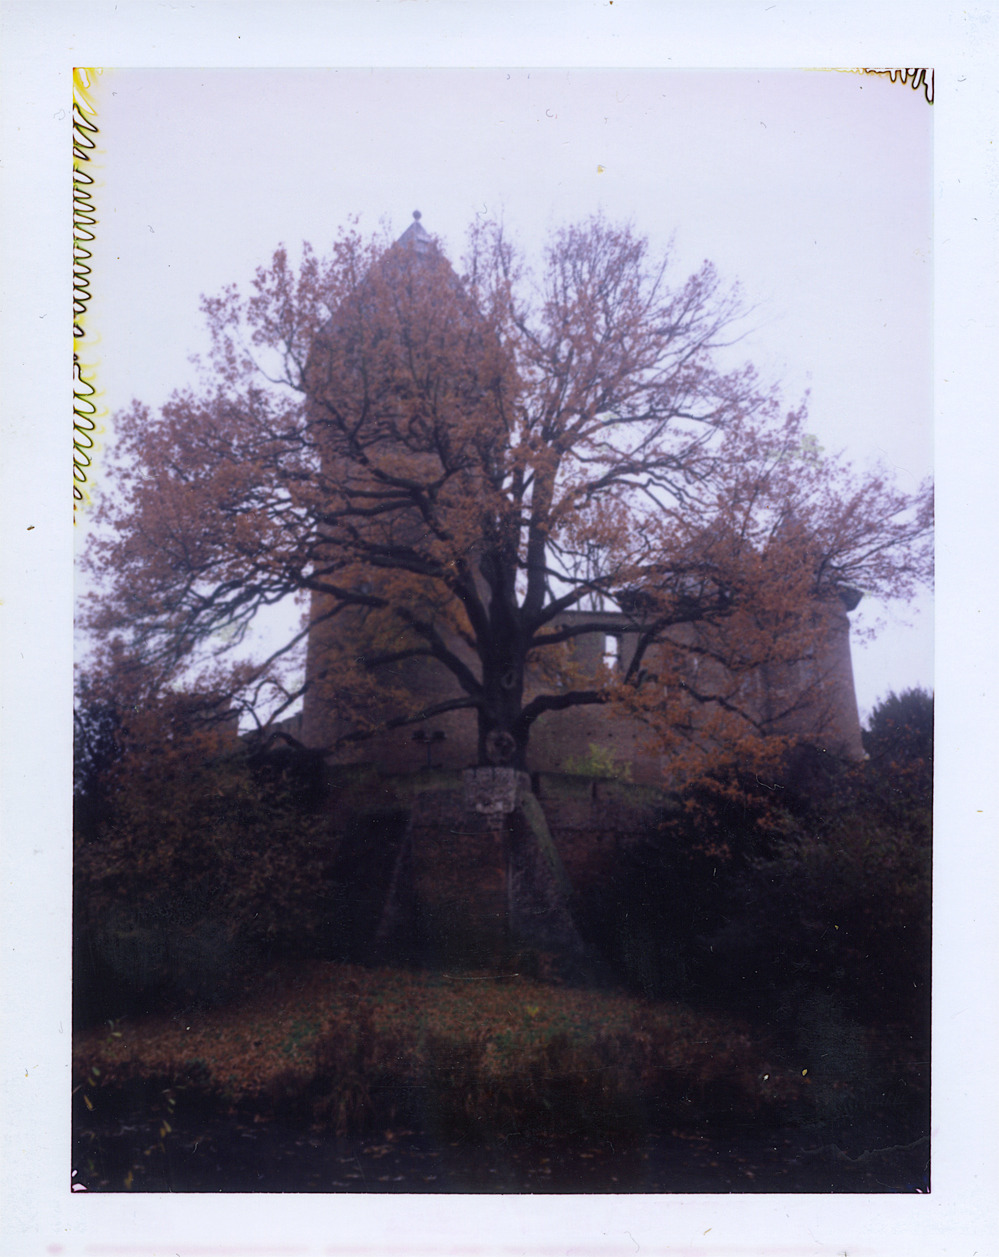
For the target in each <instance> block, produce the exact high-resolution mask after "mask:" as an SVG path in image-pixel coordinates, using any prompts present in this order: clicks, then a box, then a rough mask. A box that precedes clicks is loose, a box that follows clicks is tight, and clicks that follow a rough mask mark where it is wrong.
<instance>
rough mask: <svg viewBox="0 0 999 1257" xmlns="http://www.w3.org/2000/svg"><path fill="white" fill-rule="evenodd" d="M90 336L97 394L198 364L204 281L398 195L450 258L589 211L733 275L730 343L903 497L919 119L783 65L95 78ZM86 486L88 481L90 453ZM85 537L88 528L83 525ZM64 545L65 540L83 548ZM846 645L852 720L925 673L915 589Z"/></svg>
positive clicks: (923, 324) (919, 221) (923, 457)
mask: <svg viewBox="0 0 999 1257" xmlns="http://www.w3.org/2000/svg"><path fill="white" fill-rule="evenodd" d="M95 99H96V102H97V105H98V110H99V120H100V127H101V131H100V144H101V151H100V160H99V166H98V173H99V179H100V182H99V185H98V188H97V198H98V205H99V216H100V228H99V237H98V251H97V257H96V267H95V281H94V294H95V296H94V302H93V305H92V309H91V314H90V326H91V327H92V328H93V329H94V331H95V332H96V334H97V336H98V337H99V338H100V341H99V345H98V346H96V347H95V350H94V360H95V373H96V377H97V380H98V382H99V384H100V386H101V388H102V389H103V391H104V401H105V405H106V407H107V410H108V412H109V413H110V414H112V415H113V413H114V411H115V410H116V409H117V408H120V407H122V406H124V405H126V404H127V403H128V402H129V401H130V399H131V398H132V397H138V398H140V399H141V400H143V401H146V402H148V403H150V404H152V405H154V406H155V405H158V404H160V403H161V402H162V401H164V400H165V399H166V397H167V396H168V395H169V393H170V391H171V390H172V389H173V388H175V387H177V386H179V385H182V384H184V383H185V382H187V381H189V380H190V379H191V378H192V369H191V366H190V363H189V361H188V359H189V356H190V355H191V353H192V352H195V351H197V350H198V349H199V348H201V347H202V346H203V343H204V341H203V330H202V325H201V320H200V315H199V312H198V301H199V296H200V294H201V293H203V292H208V293H211V292H214V291H216V290H218V289H219V288H221V287H222V286H223V285H224V284H227V283H230V282H232V281H239V282H245V281H246V280H247V279H248V278H249V277H250V276H251V275H252V272H253V270H254V268H255V267H256V266H257V265H259V264H261V263H264V262H266V261H267V260H268V259H269V257H270V255H271V252H272V251H273V249H274V247H275V246H276V245H277V244H278V243H279V242H285V243H287V244H288V245H289V246H290V247H291V248H292V249H293V250H295V249H297V248H298V246H299V245H300V243H301V241H302V240H308V241H310V242H311V243H312V244H313V245H315V246H316V247H317V248H319V249H320V250H322V249H323V248H324V247H325V246H326V245H328V243H329V242H330V241H331V240H332V239H333V236H334V235H335V233H336V231H337V229H338V228H339V226H340V225H341V224H343V223H345V222H346V221H347V219H348V217H349V216H351V215H353V214H356V215H359V216H360V219H361V225H362V227H363V228H367V229H369V230H373V229H375V228H376V227H378V226H379V224H380V223H382V222H383V221H386V222H388V224H389V225H390V227H391V230H392V231H393V232H394V233H396V234H398V233H400V232H401V231H402V230H403V229H404V228H405V226H406V224H407V223H408V222H409V221H410V215H411V212H412V210H413V209H417V208H418V209H420V210H421V211H422V213H423V223H424V225H425V226H426V227H427V228H428V229H429V230H430V231H432V232H435V233H437V234H439V235H441V236H442V237H443V239H444V241H445V244H446V247H447V249H448V252H449V253H450V255H451V256H452V258H454V259H455V260H457V259H458V258H459V257H460V254H461V250H462V247H463V243H464V233H465V229H466V227H467V225H468V223H469V222H470V221H471V220H472V219H473V218H474V217H475V216H476V215H477V214H485V215H490V216H501V217H502V218H503V220H504V222H505V224H506V225H507V227H508V229H509V230H510V231H511V232H512V233H513V234H514V236H515V237H518V238H519V239H521V240H522V241H523V243H524V245H525V247H526V248H527V249H528V251H530V250H532V249H536V248H537V247H538V246H539V244H540V242H541V241H542V239H543V237H544V235H545V233H546V232H547V230H548V229H549V228H551V227H553V226H556V225H558V224H560V223H564V222H568V221H573V220H578V219H580V218H583V217H585V216H587V215H589V214H591V213H594V212H596V211H602V212H603V213H604V214H606V215H607V216H608V217H610V218H612V219H627V220H630V221H631V222H632V223H633V224H634V225H635V226H636V227H637V228H638V229H639V230H640V231H641V232H643V233H646V234H648V235H649V236H650V237H651V238H652V240H653V241H654V242H656V243H658V244H663V245H665V244H666V242H667V241H668V240H669V238H670V237H673V239H674V247H675V256H676V259H677V269H676V276H677V278H678V279H682V278H683V277H684V276H685V274H686V273H687V272H689V271H690V270H692V269H694V268H696V267H697V266H698V265H699V263H700V261H701V260H702V259H704V258H709V259H711V260H712V261H713V262H714V263H715V264H716V266H717V267H718V269H719V271H720V273H721V275H722V277H723V278H724V279H726V280H728V281H731V282H733V283H734V282H738V283H739V284H740V285H741V288H742V290H743V294H744V297H745V300H746V303H747V305H749V306H751V307H752V314H751V316H750V318H749V319H748V320H747V322H746V324H745V327H744V330H745V332H746V338H745V340H744V341H743V342H742V344H741V345H740V346H739V348H738V350H737V353H738V355H739V357H740V358H742V357H748V358H750V359H751V360H752V361H754V362H755V363H756V364H757V365H758V366H759V367H760V369H761V371H762V373H763V375H764V377H765V378H776V379H779V380H781V381H782V382H783V383H784V386H785V389H786V395H787V398H788V401H789V402H794V401H796V400H797V399H798V398H799V397H800V395H801V394H802V393H803V392H804V390H805V389H810V390H811V416H812V419H811V427H812V429H813V431H814V432H815V433H816V435H817V436H818V438H819V440H820V441H821V442H822V443H823V444H824V445H825V446H826V447H827V448H829V449H831V450H835V449H845V450H846V451H847V452H848V453H849V455H850V457H851V458H853V459H854V460H855V461H856V462H857V463H858V464H861V465H864V464H868V463H871V462H873V461H875V460H877V459H882V460H884V461H885V462H887V463H888V464H889V465H890V466H891V467H893V468H894V470H895V473H896V475H897V476H898V478H899V480H900V482H901V483H902V484H903V486H905V487H906V488H912V487H915V485H916V484H917V483H918V481H919V480H920V479H921V478H922V477H923V476H925V475H927V474H929V473H930V472H931V470H932V450H931V414H932V411H931V407H932V377H931V326H932V324H931V253H930V249H931V216H932V184H931V119H932V110H931V109H930V107H929V106H928V105H927V103H926V101H925V100H924V98H923V96H922V94H921V93H918V92H914V91H911V90H909V89H906V88H903V87H902V86H900V85H899V84H893V83H891V82H889V81H887V80H884V79H879V78H872V77H870V76H860V75H856V74H846V73H840V72H835V71H794V70H769V71H755V70H734V71H724V70H717V71H698V70H621V69H597V70H565V69H562V70H539V69H519V70H517V69H511V70H503V69H479V70H461V69H429V70H405V69H383V70H360V69H352V70H339V71H337V70H304V69H289V70H243V69H222V70H204V71H202V70H159V69H152V70H117V69H114V70H107V71H105V72H104V73H103V74H102V75H101V76H100V77H99V78H98V80H97V84H96V95H95ZM96 481H97V483H98V484H99V481H100V471H99V468H98V472H97V476H96ZM80 532H81V534H82V533H83V532H85V529H81V530H80ZM81 539H82V538H81ZM857 616H858V618H859V619H861V620H864V621H867V620H870V619H871V617H872V616H879V617H882V618H886V627H885V629H884V630H883V631H882V633H881V634H880V635H879V638H878V640H877V641H876V642H875V644H874V645H870V646H859V647H857V648H855V651H854V658H855V669H856V675H857V687H858V695H859V700H860V705H861V709H862V711H864V712H866V711H867V710H869V708H870V707H871V705H872V704H873V703H874V701H876V699H877V698H878V697H880V696H882V695H884V694H885V693H886V692H887V691H888V690H889V689H895V690H900V689H902V688H905V687H907V686H910V685H915V684H922V685H926V686H929V687H932V684H933V677H932V634H931V615H930V612H929V599H928V598H927V599H923V600H921V602H920V604H919V605H918V606H917V607H916V608H913V609H910V610H909V611H908V612H907V613H906V614H905V616H904V619H900V618H899V616H898V612H897V610H895V609H892V608H885V607H882V606H874V605H872V604H869V605H868V606H866V607H863V608H862V610H861V611H860V612H858V613H857Z"/></svg>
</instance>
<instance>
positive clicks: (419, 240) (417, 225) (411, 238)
mask: <svg viewBox="0 0 999 1257" xmlns="http://www.w3.org/2000/svg"><path fill="white" fill-rule="evenodd" d="M422 217H423V215H422V214H421V213H420V211H419V210H413V221H412V222H411V223H410V224H409V226H408V227H407V228H406V230H405V231H404V232H403V233H402V235H401V236H400V237H399V239H398V240H397V241H396V244H401V245H402V246H403V248H406V249H415V250H416V251H417V253H426V252H428V251H429V250H430V249H431V248H433V243H434V240H433V236H431V234H430V232H429V231H427V230H426V228H425V227H424V226H423V224H422V223H421V222H420V219H421V218H422Z"/></svg>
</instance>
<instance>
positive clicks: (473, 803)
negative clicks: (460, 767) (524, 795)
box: [463, 768, 531, 816]
mask: <svg viewBox="0 0 999 1257" xmlns="http://www.w3.org/2000/svg"><path fill="white" fill-rule="evenodd" d="M463 779H464V787H465V809H466V811H469V812H478V813H479V815H480V816H503V815H505V814H508V813H510V812H512V811H513V810H514V808H516V806H517V791H518V789H520V790H530V788H531V779H530V777H529V776H528V775H527V773H523V772H519V771H518V770H517V769H516V768H466V769H465V772H464V774H463Z"/></svg>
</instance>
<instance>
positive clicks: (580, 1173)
mask: <svg viewBox="0 0 999 1257" xmlns="http://www.w3.org/2000/svg"><path fill="white" fill-rule="evenodd" d="M931 82H932V80H931V78H930V79H928V78H927V77H926V74H925V72H924V74H923V78H922V79H920V80H919V82H918V84H917V83H916V82H915V81H914V80H913V81H910V80H908V79H906V80H899V79H897V78H892V77H889V76H887V75H878V74H861V73H856V74H850V73H840V72H832V71H829V72H821V73H820V72H806V71H766V72H759V73H757V72H752V71H678V72H672V71H653V70H644V71H639V70H633V71H632V70H629V71H623V70H622V71H618V70H613V71H612V70H609V69H608V70H601V71H597V70H586V71H584V70H579V71H575V70H572V71H570V70H559V71H555V70H550V71H548V70H531V71H528V70H523V69H520V70H518V69H511V70H505V69H504V70H476V71H471V70H468V71H465V70H453V71H451V70H436V71H418V70H404V69H400V70H391V71H390V70H384V71H360V70H356V71H343V70H341V71H334V70H329V71H320V70H308V71H306V70H301V71H291V70H288V71H263V70H260V71H248V70H240V71H236V70H226V71H223V70H216V71H210V70H206V71H196V70H170V71H168V70H117V69H109V70H106V71H104V72H102V75H101V76H99V77H95V78H94V80H93V82H92V83H90V84H89V85H88V88H87V91H86V93H84V94H83V95H82V96H81V101H80V103H79V105H78V121H79V124H80V128H81V129H80V135H79V137H78V143H79V145H80V148H79V151H80V152H84V153H85V156H84V157H83V158H82V159H81V160H85V161H87V162H90V163H92V165H91V166H90V167H89V168H88V170H89V171H90V173H95V172H96V175H97V176H98V177H97V181H96V183H95V185H94V191H93V194H92V195H93V199H94V202H95V204H96V210H95V218H96V226H95V227H94V235H95V241H94V244H93V250H94V263H93V267H94V281H93V300H92V302H91V303H90V304H89V305H88V306H87V308H86V309H85V311H84V312H83V313H82V314H81V315H80V317H79V322H78V326H77V329H76V331H77V341H76V346H77V359H78V363H80V364H81V366H80V371H81V374H82V376H83V378H86V373H87V372H88V371H93V372H94V373H95V374H94V378H95V379H97V378H98V376H99V378H100V381H101V385H102V389H103V392H104V394H106V396H107V398H108V410H107V413H106V415H104V416H103V420H102V423H103V426H102V428H101V432H100V439H99V441H96V442H95V452H94V456H93V460H92V463H91V464H90V467H89V470H88V473H87V476H86V492H85V494H81V497H82V498H83V499H85V500H84V501H83V504H82V505H81V507H80V511H81V519H82V526H81V528H80V529H79V532H80V555H79V576H78V595H79V600H78V605H79V612H78V618H77V626H78V632H79V637H80V660H79V666H78V675H77V687H76V711H75V731H76V748H75V749H76V777H75V783H74V785H75V790H74V802H75V833H74V1018H75V1030H74V1035H75V1037H74V1059H73V1070H74V1083H73V1085H74V1092H73V1104H74V1144H73V1155H74V1163H73V1174H74V1190H86V1191H88V1192H118V1193H121V1192H168V1191H181V1192H312V1193H349V1194H356V1193H369V1192H385V1193H391V1192H396V1193H436V1192H447V1193H464V1194H469V1193H471V1194H490V1193H492V1194H495V1193H554V1194H567V1195H574V1194H592V1193H608V1194H620V1193H636V1194H639V1193H640V1194H644V1195H665V1194H673V1193H681V1192H695V1193H696V1192H701V1193H736V1192H779V1193H859V1192H863V1193H885V1192H910V1193H921V1192H925V1191H927V1190H928V1189H929V1185H930V1180H929V1034H930V943H931V938H930V907H931V905H930V857H931V807H932V757H933V694H932V642H931V640H930V636H929V632H928V629H927V628H926V625H927V622H928V618H929V616H928V612H929V608H930V605H931V603H930V597H931V595H930V590H931V588H932V572H933V553H932V545H933V495H932V482H931V478H930V474H931V471H932V462H931V455H930V435H929V428H930V396H931V390H930V379H929V360H930V352H929V351H930V310H929V291H930V290H929V265H928V263H929V256H930V219H931V208H932V202H931V184H930V158H931V128H930V121H931V117H932V110H931V108H930V100H931ZM916 88H918V89H919V90H915V89H916ZM167 107H169V111H170V123H169V125H167V124H166V123H164V122H162V120H161V119H162V117H163V111H164V110H165V109H166V108H167ZM250 118H252V120H253V121H252V128H249V125H248V121H247V120H248V119H250ZM158 119H159V121H158ZM248 129H250V130H252V132H253V141H254V143H253V152H252V153H251V152H250V151H249V149H248V147H247V146H246V145H244V146H243V147H242V149H240V146H239V143H238V140H239V138H240V137H245V136H246V134H247V131H248ZM151 131H152V132H153V133H154V134H155V135H156V136H157V139H158V144H157V145H156V146H155V148H151V147H150V146H149V144H148V136H149V134H150V132H151ZM85 145H89V147H85ZM263 153H265V154H266V158H264V157H262V156H261V154H263ZM416 204H418V205H419V206H420V208H418V209H414V208H413V206H414V205H416ZM300 240H301V241H303V243H302V244H301V245H299V244H298V241H300ZM706 259H707V260H706ZM98 336H99V337H100V343H101V345H102V352H101V354H100V356H99V361H98V355H97V354H96V353H94V354H91V353H90V349H91V346H92V345H93V344H94V343H95V342H96V338H97V337H98ZM903 612H904V614H905V615H907V616H908V617H909V619H908V621H904V620H903V618H902V615H903Z"/></svg>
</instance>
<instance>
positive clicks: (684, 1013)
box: [74, 963, 810, 1137]
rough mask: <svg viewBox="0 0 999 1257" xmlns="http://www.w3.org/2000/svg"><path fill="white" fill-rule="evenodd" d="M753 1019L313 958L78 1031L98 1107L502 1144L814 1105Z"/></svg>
mask: <svg viewBox="0 0 999 1257" xmlns="http://www.w3.org/2000/svg"><path fill="white" fill-rule="evenodd" d="M769 1052H770V1045H768V1044H765V1043H759V1042H754V1041H753V1039H752V1037H751V1035H750V1033H749V1032H748V1030H747V1029H746V1027H745V1026H742V1025H739V1024H736V1023H731V1022H727V1021H725V1020H723V1019H720V1018H712V1017H708V1016H705V1015H702V1014H700V1013H696V1012H694V1011H692V1010H691V1009H688V1008H686V1007H684V1006H682V1005H679V1004H668V1003H648V1002H643V1001H640V1000H637V999H634V998H632V997H630V996H626V995H623V994H618V993H612V992H605V991H594V990H585V989H576V988H569V987H556V986H551V985H546V984H543V983H540V982H535V981H531V980H528V979H525V978H521V977H518V976H509V977H506V978H499V979H497V978H492V977H485V976H483V975H482V974H481V973H478V974H475V973H469V974H453V975H441V974H436V975H430V974H417V973H412V972H408V971H405V970H397V969H380V970H372V969H364V968H360V967H354V966H347V965H338V964H330V963H313V964H311V965H309V966H307V967H305V968H304V969H300V970H297V971H294V972H282V971H280V970H278V969H275V970H272V971H270V972H269V973H267V974H263V975H260V977H259V978H258V980H257V981H256V982H255V983H254V984H252V985H251V986H249V987H248V988H247V990H246V992H245V994H244V995H243V997H242V998H240V999H239V1000H236V1001H233V1002H232V1003H230V1004H228V1005H226V1006H224V1007H216V1008H210V1009H203V1010H201V1011H199V1012H190V1013H185V1014H180V1015H177V1014H174V1015H168V1014H161V1015H157V1016H152V1017H148V1018H135V1019H123V1020H121V1021H118V1022H114V1023H110V1025H105V1026H101V1027H95V1028H92V1029H89V1030H87V1031H85V1032H83V1033H81V1034H80V1035H79V1036H78V1037H77V1041H76V1044H75V1051H74V1082H75V1084H76V1087H77V1091H78V1092H80V1093H81V1095H82V1097H83V1100H84V1103H85V1104H86V1105H87V1107H88V1108H91V1107H95V1106H97V1105H100V1104H101V1100H102V1095H107V1096H109V1098H110V1093H111V1092H116V1091H120V1090H121V1089H122V1088H125V1089H128V1090H136V1091H138V1092H142V1091H143V1089H146V1090H147V1091H148V1090H149V1089H151V1088H155V1089H156V1090H158V1091H160V1090H162V1089H164V1088H166V1089H168V1094H169V1103H170V1106H171V1108H172V1106H173V1104H174V1103H175V1102H177V1101H178V1097H179V1096H181V1095H184V1094H186V1095H187V1096H188V1097H189V1098H192V1099H193V1098H195V1097H197V1098H202V1099H209V1100H211V1101H212V1102H220V1103H222V1104H226V1105H230V1106H233V1107H237V1106H238V1107H249V1108H252V1109H254V1110H255V1111H257V1112H260V1113H277V1112H279V1113H281V1114H282V1115H283V1116H285V1117H293V1118H295V1119H297V1120H301V1121H302V1122H304V1123H307V1124H311V1125H316V1126H321V1127H324V1128H327V1129H332V1130H335V1131H337V1132H338V1133H346V1132H349V1131H360V1130H363V1129H365V1128H367V1127H369V1126H373V1125H375V1124H376V1123H379V1122H384V1121H392V1120H407V1121H410V1122H412V1121H414V1120H415V1121H416V1122H417V1123H419V1124H420V1126H421V1127H422V1128H423V1129H425V1130H427V1131H428V1133H437V1134H442V1135H443V1134H446V1133H447V1134H455V1133H458V1134H462V1135H465V1136H469V1135H473V1136H474V1135H476V1134H477V1135H479V1136H481V1137H490V1136H491V1135H494V1134H501V1133H502V1132H503V1130H504V1129H518V1130H521V1131H524V1130H535V1131H545V1132H547V1133H552V1134H560V1133H565V1134H569V1133H572V1132H579V1131H581V1130H584V1129H587V1130H594V1129H600V1130H602V1131H613V1130H620V1131H621V1132H625V1131H627V1130H633V1131H635V1133H639V1130H640V1128H642V1127H644V1125H645V1123H646V1122H647V1121H648V1120H649V1119H650V1117H651V1115H652V1114H654V1113H655V1114H658V1115H660V1116H664V1115H666V1114H669V1116H670V1117H671V1119H672V1120H673V1121H674V1122H682V1121H683V1120H684V1118H685V1117H689V1118H695V1117H703V1116H705V1115H709V1114H711V1113H712V1112H714V1113H718V1114H724V1116H725V1118H726V1120H736V1121H761V1120H763V1121H765V1120H767V1119H768V1118H773V1117H776V1116H777V1114H778V1112H779V1111H781V1110H786V1107H787V1106H789V1105H790V1106H792V1107H795V1108H797V1107H798V1106H799V1105H802V1104H806V1105H807V1091H808V1086H809V1081H810V1080H809V1079H808V1078H807V1077H803V1076H801V1074H800V1071H792V1072H791V1073H790V1074H788V1073H785V1074H780V1073H779V1072H778V1071H777V1070H776V1069H775V1068H774V1063H773V1058H772V1057H771V1056H770V1055H769Z"/></svg>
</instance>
